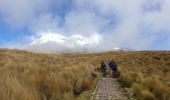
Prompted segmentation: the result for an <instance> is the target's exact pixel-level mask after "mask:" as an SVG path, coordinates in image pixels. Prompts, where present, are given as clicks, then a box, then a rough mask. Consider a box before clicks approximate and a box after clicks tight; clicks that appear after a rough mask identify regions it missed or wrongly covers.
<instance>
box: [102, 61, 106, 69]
mask: <svg viewBox="0 0 170 100" xmlns="http://www.w3.org/2000/svg"><path fill="white" fill-rule="evenodd" d="M101 70H102V71H105V70H106V64H105V63H104V62H101Z"/></svg>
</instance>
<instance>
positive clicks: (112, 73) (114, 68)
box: [109, 60, 117, 77]
mask: <svg viewBox="0 0 170 100" xmlns="http://www.w3.org/2000/svg"><path fill="white" fill-rule="evenodd" d="M109 67H110V69H111V71H110V77H114V76H115V74H116V73H117V63H116V62H115V61H113V60H111V61H110V63H109Z"/></svg>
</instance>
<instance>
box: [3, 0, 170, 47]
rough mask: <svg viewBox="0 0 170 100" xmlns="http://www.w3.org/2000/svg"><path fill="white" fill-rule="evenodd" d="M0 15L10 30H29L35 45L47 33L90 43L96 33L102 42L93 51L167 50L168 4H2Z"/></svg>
mask: <svg viewBox="0 0 170 100" xmlns="http://www.w3.org/2000/svg"><path fill="white" fill-rule="evenodd" d="M0 14H1V16H0V20H2V21H3V22H5V23H7V24H8V25H9V26H11V27H17V28H18V27H26V28H28V29H29V31H30V33H32V35H31V36H28V37H34V42H35V41H36V42H40V43H41V42H42V41H43V40H42V41H41V38H47V37H48V36H50V34H49V32H48V31H50V32H52V33H53V35H54V40H57V39H58V38H55V37H56V36H57V35H60V36H61V37H64V38H67V39H68V38H70V37H72V36H74V35H75V34H76V35H77V34H78V35H79V36H82V37H85V38H87V37H89V38H88V39H85V40H88V41H90V40H89V39H91V41H93V38H92V37H93V33H97V34H98V35H99V36H101V37H102V39H103V41H102V42H101V43H99V44H100V45H98V46H97V48H96V47H95V48H96V49H101V50H104V49H105V50H112V49H113V48H114V47H125V48H130V49H135V50H143V49H170V48H169V44H168V42H169V41H170V38H168V37H170V36H169V32H170V30H169V27H170V22H169V16H170V1H169V0H135V1H134V0H126V1H125V0H105V1H102V0H93V1H91V0H50V1H47V0H36V1H34V0H15V1H13V0H1V1H0ZM42 33H44V34H42ZM37 36H38V37H37ZM26 37H27V36H26ZM52 39H53V36H52ZM162 39H163V40H164V41H161V40H162ZM27 40H28V41H30V43H31V42H33V40H32V39H30V38H27ZM47 40H48V38H47ZM68 40H69V41H71V40H70V39H68ZM94 40H95V39H94ZM30 43H28V44H26V45H29V44H30ZM24 45H25V44H24ZM47 45H54V46H55V45H56V44H54V43H51V42H50V43H48V44H47ZM158 45H161V47H160V48H159V46H158ZM42 48H45V49H47V50H48V47H47V46H44V47H42ZM75 48H77V47H75ZM54 50H55V48H54Z"/></svg>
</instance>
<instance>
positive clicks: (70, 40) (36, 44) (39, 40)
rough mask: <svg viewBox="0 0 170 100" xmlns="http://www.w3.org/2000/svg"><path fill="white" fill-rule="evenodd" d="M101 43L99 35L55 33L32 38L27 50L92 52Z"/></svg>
mask: <svg viewBox="0 0 170 100" xmlns="http://www.w3.org/2000/svg"><path fill="white" fill-rule="evenodd" d="M101 42H102V37H101V36H100V35H99V34H92V35H90V36H84V35H80V34H75V35H71V36H63V35H60V34H56V33H42V35H40V36H37V37H33V38H32V41H31V43H30V45H29V47H28V48H29V49H30V50H34V51H56V52H67V51H69V52H79V51H80V52H81V51H90V50H93V49H95V47H97V46H98V45H100V43H101Z"/></svg>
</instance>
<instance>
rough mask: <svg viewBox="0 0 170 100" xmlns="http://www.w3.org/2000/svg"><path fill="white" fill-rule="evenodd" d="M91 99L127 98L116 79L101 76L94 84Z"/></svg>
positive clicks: (123, 99)
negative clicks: (95, 84) (94, 87)
mask: <svg viewBox="0 0 170 100" xmlns="http://www.w3.org/2000/svg"><path fill="white" fill-rule="evenodd" d="M94 93H95V94H94V96H93V97H92V100H129V99H128V97H127V93H126V92H125V91H124V90H123V89H122V88H120V84H119V82H118V80H117V79H113V78H102V79H101V80H100V81H99V83H98V84H97V86H96V89H95V92H94Z"/></svg>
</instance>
